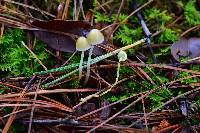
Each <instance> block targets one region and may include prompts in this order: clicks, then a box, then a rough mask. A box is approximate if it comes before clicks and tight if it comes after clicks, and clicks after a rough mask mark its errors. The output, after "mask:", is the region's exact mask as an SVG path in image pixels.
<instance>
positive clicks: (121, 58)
mask: <svg viewBox="0 0 200 133" xmlns="http://www.w3.org/2000/svg"><path fill="white" fill-rule="evenodd" d="M117 56H118V60H119V62H120V61H125V60H127V54H126V52H124V51H123V50H121V51H120V52H119V53H118V55H117Z"/></svg>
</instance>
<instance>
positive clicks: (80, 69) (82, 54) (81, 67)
mask: <svg viewBox="0 0 200 133" xmlns="http://www.w3.org/2000/svg"><path fill="white" fill-rule="evenodd" d="M83 58H84V51H82V52H81V60H80V64H79V80H80V79H81V77H82V70H83V66H82V64H83Z"/></svg>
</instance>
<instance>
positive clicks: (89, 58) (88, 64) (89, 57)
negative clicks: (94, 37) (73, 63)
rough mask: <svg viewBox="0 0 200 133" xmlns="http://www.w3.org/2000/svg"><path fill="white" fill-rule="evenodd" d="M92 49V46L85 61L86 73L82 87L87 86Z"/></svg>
mask: <svg viewBox="0 0 200 133" xmlns="http://www.w3.org/2000/svg"><path fill="white" fill-rule="evenodd" d="M93 49H94V46H91V48H90V51H89V56H88V61H87V73H86V77H85V81H84V85H86V84H87V82H88V79H89V76H90V62H91V57H92V52H93Z"/></svg>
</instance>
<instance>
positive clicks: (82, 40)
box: [76, 36, 90, 51]
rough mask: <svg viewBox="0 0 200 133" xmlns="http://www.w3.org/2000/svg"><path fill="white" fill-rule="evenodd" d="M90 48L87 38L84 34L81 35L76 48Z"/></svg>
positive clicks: (82, 49)
mask: <svg viewBox="0 0 200 133" xmlns="http://www.w3.org/2000/svg"><path fill="white" fill-rule="evenodd" d="M89 48H90V45H89V43H88V41H87V39H86V38H85V37H83V36H81V37H79V38H78V40H77V41H76V50H78V51H86V50H88V49H89Z"/></svg>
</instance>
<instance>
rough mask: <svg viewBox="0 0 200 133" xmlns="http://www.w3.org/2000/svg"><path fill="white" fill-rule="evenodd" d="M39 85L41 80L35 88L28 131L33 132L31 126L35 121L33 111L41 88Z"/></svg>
mask: <svg viewBox="0 0 200 133" xmlns="http://www.w3.org/2000/svg"><path fill="white" fill-rule="evenodd" d="M39 86H40V82H39V83H38V85H37V88H36V90H35V96H34V99H33V103H32V109H31V115H30V121H29V126H28V133H31V126H32V121H33V112H34V110H35V101H36V100H37V91H38V90H39Z"/></svg>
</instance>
